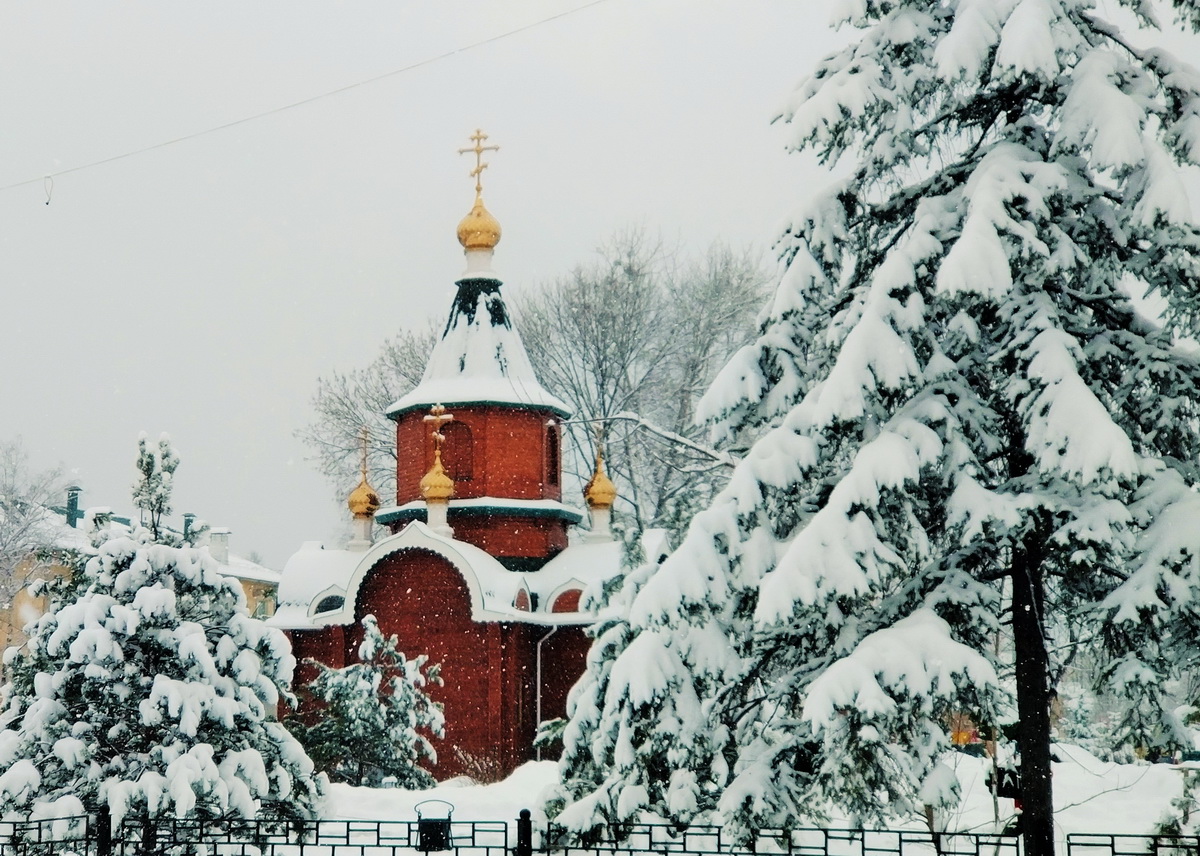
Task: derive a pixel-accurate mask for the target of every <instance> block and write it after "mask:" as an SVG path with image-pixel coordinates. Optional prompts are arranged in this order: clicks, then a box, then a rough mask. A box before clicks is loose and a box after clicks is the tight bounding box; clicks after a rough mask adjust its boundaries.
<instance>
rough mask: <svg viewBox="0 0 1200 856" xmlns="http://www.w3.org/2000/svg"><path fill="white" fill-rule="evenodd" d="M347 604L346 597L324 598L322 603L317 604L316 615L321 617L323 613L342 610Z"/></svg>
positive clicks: (333, 596)
mask: <svg viewBox="0 0 1200 856" xmlns="http://www.w3.org/2000/svg"><path fill="white" fill-rule="evenodd" d="M345 602H346V599H345V598H344V597H338V596H337V595H336V594H331V595H329V596H328V597H323V598H321V602H320V603H318V604H317V612H316V614H317V615H320V614H321V613H322V612H333V611H334V610H335V609H341V608H342V605H343V604H345Z"/></svg>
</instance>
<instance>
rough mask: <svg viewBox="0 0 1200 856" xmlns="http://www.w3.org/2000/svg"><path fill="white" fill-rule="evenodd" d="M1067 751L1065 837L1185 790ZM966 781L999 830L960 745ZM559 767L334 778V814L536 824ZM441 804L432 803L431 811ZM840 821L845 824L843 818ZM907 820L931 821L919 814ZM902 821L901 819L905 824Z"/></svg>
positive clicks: (969, 819) (966, 821)
mask: <svg viewBox="0 0 1200 856" xmlns="http://www.w3.org/2000/svg"><path fill="white" fill-rule="evenodd" d="M1055 752H1056V753H1057V755H1058V757H1059V758H1061V759H1062V760H1061V762H1060V763H1056V764H1054V767H1053V769H1054V807H1055V822H1056V824H1057V827H1058V830H1057V831H1058V836H1059V838H1060V840H1062V838H1063V837H1064V836H1065V835H1067V834H1068V833H1080V832H1091V833H1148V832H1152V831H1153V829H1154V826H1155V824H1156V823H1157V821H1158V820H1159V818H1161V817H1162V815H1163V813H1164V812H1165V811H1166V809H1167V807H1168V806H1169V804H1170V802H1171V800H1172V799H1174V798H1175V797H1176V796H1178V794H1179V793H1180V790H1181V781H1182V777H1183V772H1182V770H1181V769H1180V768H1178V767H1175V766H1172V765H1168V764H1112V763H1107V762H1104V761H1101V760H1099V759H1098V758H1096V757H1095V756H1093V755H1091V754H1090V753H1088V752H1086V751H1085V750H1083V749H1081V748H1079V747H1077V746H1066V745H1061V744H1060V745H1058V746H1056V747H1055ZM948 762H949V763H952V764H953V765H954V767H955V770H956V772H957V774H958V777H959V780H960V781H961V783H962V796H963V799H962V803H961V805H960V806H959V807H958V809H957V810H956V811H955V812H954V813H953V815H952V816H951V817H949V818H946V819H945V820H946V823H945V826H946V828H948V829H952V830H957V831H964V832H967V831H970V832H991V831H993V829H994V824H993V804H992V796H991V793H990V792H989V791H988V789H987V786H986V785H985V784H984V780H985V777H986V775H987V771H988V769H989V768H990V764H991V762H990V761H989V760H986V759H983V758H973V757H969V756H967V755H962V754H959V753H953V754H952V756H951V757H950V758H949V759H948ZM557 775H558V766H557V764H556V763H554V762H551V761H535V762H530V763H528V764H525V765H524V766H522V767H520V768H519V769H518V770H516V772H514V773H513V774H512V775H511V776H510V777H509V778H508V779H506V780H505V781H503V782H498V783H496V784H491V785H474V784H472V783H471V782H470V781H469V780H467V779H456V780H451V781H448V782H443V783H442V784H440V785H438V786H437V787H436V788H433V789H431V790H428V791H404V790H387V789H372V788H355V787H351V786H349V785H334V786H333V787H332V789H331V793H332V804H331V807H330V815H329V816H330V817H331V818H336V819H339V820H357V819H369V820H415V819H416V817H417V812H416V809H415V806H416V805H417V803H420V802H421V801H423V800H429V799H438V800H445V801H446V802H448V803H450V804H451V805H452V806H453V807H454V810H453V815H452V818H453V819H454V820H461V821H470V820H506V821H513V820H515V819H516V817H517V815H518V813H519V812H520V810H521V809H523V808H528V809H530V810H531V811H532V812H533V822H534V828H535V829H536V828H538V827H539V826H542V825H543V824H544V823H545V815H543V814H542V812H541V810H540V809H541V802H542V797H543V795H544V794H545V793H546V792H547V790H548V789H549V788H550V786H551V785H552V784H554V782H555V779H556V777H557ZM439 809H440V807H439V806H429V807H426V808H425V809H424V811H425V816H426V817H435V816H441V815H439V814H437V811H438V810H439ZM999 810H1000V824H1001V826H1003V825H1004V824H1005V822H1007V820H1008V819H1009V818H1010V817H1011V816H1012V811H1013V802H1012V800H1008V799H1001V800H999ZM831 825H834V826H844V824H838V823H836V821H835V822H834V823H833V824H831ZM903 825H904V826H905V827H911V828H914V829H916V828H923V822H922V821H921V820H920V819H918V818H914V819H913V820H912V822H910V823H905V824H903ZM899 826H900V824H897V825H896V827H897V828H898V827H899Z"/></svg>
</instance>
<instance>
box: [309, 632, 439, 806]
mask: <svg viewBox="0 0 1200 856" xmlns="http://www.w3.org/2000/svg"><path fill="white" fill-rule="evenodd" d="M362 628H363V640H362V644H361V645H359V648H358V658H359V662H358V663H354V664H353V665H350V666H346V667H344V668H341V669H334V668H332V667H330V666H327V665H325V664H324V663H320V662H317V661H316V660H308V661H306V662H308V663H309V664H311V665H313V666H315V667H316V668H317V670H318V673H317V677H316V678H314V679H313V681H312V682H311V683H309V684H308V685H307V686H306V687H305V691H306V693H307V694H309V695H311V696H312V698H313V700H314V701H316V702H317V703H318V709H317V710H316V711H315V712H313V713H312V714H311V716H310V717H309V719H311V720H315V721H313V722H312V724H311V725H306V724H305V721H304V720H303V719H301V718H294V719H292V720H290V721H289V722H288V726H289V727H290V728H291V729H292V730H293V732H294V733H295V734H296V736H297V737H298V738H299V740H300V742H301V743H302V744H303V745H304V747H305V748H306V749H307V750H308V753H309V755H311V756H312V759H313V761H314V762H315V763H316V765H317V767H318V768H319V769H321V770H323V771H325V772H327V773H328V774H329V777H330V778H331V779H333V780H334V781H336V782H348V783H350V784H352V785H367V786H370V787H379V786H380V785H382V784H384V782H385V781H387V782H389V783H394V785H395V786H396V787H401V788H428V787H432V786H433V784H434V779H433V776H431V775H430V774H429V773H428V771H426V770H423V769H421V767H420V763H421V761H422V759H426V758H427V759H429V760H430V761H431V762H433V763H437V752H435V751H434V748H433V746H432V745H431V744H430V742H429V738H428V736H427V735H430V734H432V735H434V736H436V737H441V736H442V733H443V728H444V720H443V718H442V706H441V704H439V703H438V702H435V701H433V700H432V699H431V698H429V696H427V695H426V694H425V692H424V688H425V687H426V685H428V684H440V683H441V682H442V678H441V675H440V667H439V666H437V665H432V666H426V663H427V662H428V659H429V658H428V657H426V656H425V655H421V656H418V657H416V658H414V659H411V660H410V659H408V658H406V657H405V656H404V654H403V653H402V652H401V651H399V650H398V649H397V642H396V637H395V636H388V637H385V636H384V635H383V632H382V631H381V630H380V629H379V624H378V623H377V622H376V620H375V616H373V615H367V616H364V617H363V620H362Z"/></svg>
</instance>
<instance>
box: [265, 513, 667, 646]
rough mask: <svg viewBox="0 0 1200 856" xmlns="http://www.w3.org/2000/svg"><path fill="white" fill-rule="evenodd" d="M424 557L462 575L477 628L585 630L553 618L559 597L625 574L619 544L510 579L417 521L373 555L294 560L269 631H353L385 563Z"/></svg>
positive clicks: (581, 620)
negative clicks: (527, 603)
mask: <svg viewBox="0 0 1200 856" xmlns="http://www.w3.org/2000/svg"><path fill="white" fill-rule="evenodd" d="M643 546H644V547H645V549H646V554H647V556H648V557H652V558H651V560H652V561H657V558H658V555H659V553H663V554H665V551H666V537H665V533H660V532H657V530H655V531H654V532H653V533H648V534H647V536H646V538H644V539H643ZM408 549H424V550H428V551H430V552H432V553H435V554H437V555H439V556H441V557H443V558H444V559H446V560H447V561H448V562H449V563H450V564H451V565H453V566H454V567H455V569H457V570H458V572H459V573H460V574H461V575H462V577H463V581H464V582H465V583H466V585H467V589H468V591H469V593H470V596H471V615H472V618H474V619H475V620H476V621H481V622H482V621H519V622H524V623H530V624H545V625H553V624H586V623H590V622H591V620H592V619H593V618H594V616H593V615H592V614H591V613H586V612H551V611H550V610H551V608H552V606H553V604H554V600H555V598H557V597H558V595H559V594H561V593H563V592H565V591H570V590H574V589H577V590H579V591H580V592H582V591H583V590H584V589H586V588H587V587H588V586H589V585H590V584H591V583H593V582H597V581H600V580H603V579H607V578H609V577H611V576H612V575H614V574H616V573H619V572H620V570H621V562H622V551H621V544H620V542H617V541H602V542H595V543H576V544H572V545H571V546H569V547H567V549H565V550H564V551H562V552H561V553H559V554H558V555H557V556H555V557H554V558H553V559H552V560H551V561H550V562H548V563H547V564H546V565H545V566H544V567H543V568H541V569H540V570H537V571H525V572H518V571H510V570H509V569H508V568H505V567H504V566H503V565H502V564H500V562H499V561H497V560H496V559H495V558H493V557H492V556H490V555H488V554H487V553H485V552H484V551H483V550H481V549H479V548H478V547H475V546H473V545H471V544H467V543H466V542H464V541H458V540H456V539H454V538H448V537H445V536H443V535H438V534H437V533H435V532H434V531H433V530H432V529H430V528H429V527H428V526H426V525H425V524H424V523H421V522H419V521H416V522H413V523H410V524H408V525H407V526H405V527H404V528H403V529H401V530H400V531H399V532H398V533H396V534H395V535H392V536H390V537H388V538H384V539H382V540H380V541H377V542H376V543H375V544H374V545H372V546H371V547H370V548H369V549H367V550H360V551H354V550H326V549H324V547H323V546H322V545H321V544H320V543H319V542H308V543H306V544H304V545H303V546H302V547H301V548H300V550H298V551H297V552H296V553H294V554H292V556H291V558H289V559H288V561H287V564H286V565H284V568H283V579H282V581H281V582H280V585H279V598H278V603H279V605H278V609H277V610H276V612H275V615H274V616H273V617H272V618H271V619H270V622H269V623H270V624H272V625H274V626H276V627H282V628H285V629H289V630H300V629H316V628H320V627H328V626H331V625H343V624H350V623H352V622H353V621H354V620H355V618H354V607H355V601H356V599H357V596H358V588H359V586H360V585H361V584H362V581H363V580H364V579H365V578H366V576H367V574H368V573H370V571H371V569H372V568H373V567H374V566H375V565H376V564H377V563H378V562H379V561H381V560H382V559H383V558H385V557H386V556H388V555H391V554H392V553H395V552H398V551H400V550H408ZM522 589H524V590H525V591H526V592H527V593H528V594H529V595H531V598H530V600H531V601H533V602H534V604H535V605H534V607H533V608H532V609H530V610H526V609H518V608H517V606H516V602H517V594H518V592H519V591H521V590H522Z"/></svg>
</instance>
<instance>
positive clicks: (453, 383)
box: [387, 250, 571, 419]
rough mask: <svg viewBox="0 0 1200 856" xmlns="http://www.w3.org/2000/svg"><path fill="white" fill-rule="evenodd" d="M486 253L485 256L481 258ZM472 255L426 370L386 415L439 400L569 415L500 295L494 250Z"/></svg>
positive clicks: (394, 414)
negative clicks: (537, 370) (541, 376)
mask: <svg viewBox="0 0 1200 856" xmlns="http://www.w3.org/2000/svg"><path fill="white" fill-rule="evenodd" d="M484 255H486V256H487V258H486V259H481V258H478V257H479V256H484ZM467 256H468V259H467V261H468V265H469V267H468V271H467V273H466V275H464V277H463V278H462V279H460V280H458V295H457V296H456V297H455V300H454V305H453V306H452V307H451V309H450V319H449V321H447V323H446V330H445V332H444V333H443V334H442V338H441V339H440V340H439V341H438V343H437V344H436V345H434V348H433V353H432V354H431V355H430V357H429V363H428V364H427V365H426V366H425V375H424V376H423V377H422V378H421V382H420V383H419V384H418V385H417V387H416V388H415V389H413V390H412V391H411V392H409V393H407V394H405V395H403V396H401V397H400V398H399V399H398V400H397V401H395V402H393V403H392V404H391V406H389V407H388V409H387V415H388V416H390V417H391V418H393V419H395V418H397V417H398V416H400V415H401V414H402V413H405V412H407V411H410V410H415V409H425V408H428V407H430V406H432V405H434V404H445V405H455V404H459V405H462V404H512V405H520V406H522V407H537V408H544V409H546V410H550V411H553V412H555V413H557V414H559V415H560V416H567V415H569V414H570V412H571V410H570V408H569V407H568V406H567V405H566V404H565V403H564V402H563V401H562V400H561V399H559V398H557V397H555V396H554V395H551V394H550V393H549V392H548V391H547V390H546V389H545V387H543V386H542V385H541V383H539V382H538V379H537V376H536V375H535V374H534V372H533V365H532V364H531V363H530V362H529V355H528V354H527V353H526V351H525V345H524V344H523V343H522V342H521V336H520V334H519V333H518V332H517V330H516V328H515V327H513V325H512V321H511V319H510V318H509V315H508V307H506V306H505V305H504V298H503V297H501V296H500V280H499V279H497V278H496V275H495V274H494V273H492V272H491V270H490V258H491V251H490V250H489V251H486V253H485V252H483V251H475V252H469V253H468V254H467ZM472 257H476V258H472ZM471 268H474V269H471Z"/></svg>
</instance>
